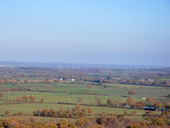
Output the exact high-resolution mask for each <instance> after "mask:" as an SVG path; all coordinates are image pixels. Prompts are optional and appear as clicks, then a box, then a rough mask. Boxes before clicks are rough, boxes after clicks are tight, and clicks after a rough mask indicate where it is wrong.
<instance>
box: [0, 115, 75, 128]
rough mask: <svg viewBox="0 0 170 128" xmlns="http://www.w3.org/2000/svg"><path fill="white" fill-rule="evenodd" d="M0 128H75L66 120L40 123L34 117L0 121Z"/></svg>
mask: <svg viewBox="0 0 170 128" xmlns="http://www.w3.org/2000/svg"><path fill="white" fill-rule="evenodd" d="M0 127H2V128H19V127H20V128H21V127H24V128H25V127H28V128H77V126H76V125H75V124H74V123H69V122H68V120H67V119H62V120H61V121H60V122H58V123H57V122H52V121H50V122H49V121H48V122H40V121H38V120H37V118H35V117H30V118H28V119H27V118H26V119H17V118H10V119H1V120H0Z"/></svg>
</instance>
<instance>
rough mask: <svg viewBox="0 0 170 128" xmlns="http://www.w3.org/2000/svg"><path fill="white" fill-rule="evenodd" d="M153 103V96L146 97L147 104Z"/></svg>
mask: <svg viewBox="0 0 170 128" xmlns="http://www.w3.org/2000/svg"><path fill="white" fill-rule="evenodd" d="M153 103H154V99H153V98H152V97H148V98H146V104H147V105H153Z"/></svg>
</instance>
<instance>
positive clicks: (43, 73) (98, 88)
mask: <svg viewBox="0 0 170 128" xmlns="http://www.w3.org/2000/svg"><path fill="white" fill-rule="evenodd" d="M146 72H147V73H146ZM0 74H1V79H0V85H1V86H0V90H1V91H0V92H1V100H0V104H1V105H0V115H1V117H0V119H11V117H16V118H17V119H22V118H29V117H32V116H35V117H36V118H37V119H38V118H40V119H41V120H43V121H49V120H57V121H60V120H61V119H62V118H61V117H64V118H66V117H65V116H64V115H63V116H61V115H57V114H56V115H54V116H52V117H51V118H49V115H48V116H45V117H42V116H43V115H42V116H40V117H38V116H37V115H36V114H33V112H35V111H37V112H38V110H45V109H47V110H50V109H54V110H55V112H57V111H58V112H59V111H60V110H61V108H62V109H63V111H67V110H68V109H69V110H72V111H73V110H74V109H75V107H76V106H79V107H81V109H80V110H88V109H89V108H90V109H91V114H88V113H87V112H86V113H85V114H83V115H84V116H85V117H86V118H87V119H89V120H91V121H89V122H90V123H92V122H94V120H95V118H96V117H99V118H100V116H102V114H104V113H105V114H106V115H107V116H108V117H110V116H111V115H114V116H115V117H120V116H121V117H123V118H124V119H132V120H136V121H138V122H140V121H143V120H144V119H145V117H147V116H146V113H147V112H148V111H146V110H144V106H146V105H147V104H150V105H153V106H156V105H157V103H159V104H160V105H159V106H156V107H157V110H156V111H155V112H153V113H154V114H153V115H155V117H157V118H158V117H160V116H161V115H162V114H161V113H162V112H161V111H160V110H159V109H160V108H165V107H166V106H168V105H169V101H170V99H169V98H168V95H169V94H170V93H169V92H170V82H169V80H170V76H169V69H167V70H165V69H150V70H148V69H136V70H135V69H112V68H111V69H108V68H106V69H104V68H89V69H87V68H66V69H56V68H45V67H41V68H36V67H27V68H25V67H19V68H18V67H17V68H1V69H0ZM148 74H150V75H148ZM160 74H161V75H160ZM131 92H133V93H131ZM128 98H131V99H133V100H134V101H130V102H129V101H128ZM149 98H153V101H149V100H148V99H149ZM165 102H166V103H167V104H166V106H165V105H164V103H165ZM126 106H130V108H128V107H126ZM167 108H168V107H167ZM168 111H169V110H168ZM74 112H75V110H74ZM152 118H153V117H152ZM167 118H169V117H168V116H167ZM77 119H79V116H73V117H71V115H70V117H69V118H67V120H68V121H70V122H73V123H74V122H75V121H76V120H77ZM103 126H104V124H103ZM105 126H106V127H107V125H105ZM83 127H84V126H83Z"/></svg>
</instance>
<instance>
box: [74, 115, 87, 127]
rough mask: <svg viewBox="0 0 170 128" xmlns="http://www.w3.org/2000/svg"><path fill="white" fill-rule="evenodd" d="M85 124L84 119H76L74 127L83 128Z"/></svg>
mask: <svg viewBox="0 0 170 128" xmlns="http://www.w3.org/2000/svg"><path fill="white" fill-rule="evenodd" d="M87 122H88V119H86V118H85V117H81V118H78V119H77V121H76V125H77V126H79V127H84V126H85V124H86V123H87Z"/></svg>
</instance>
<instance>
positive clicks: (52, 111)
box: [49, 108, 56, 117]
mask: <svg viewBox="0 0 170 128" xmlns="http://www.w3.org/2000/svg"><path fill="white" fill-rule="evenodd" d="M49 115H50V116H52V117H54V116H56V111H55V110H54V109H52V108H51V109H50V110H49Z"/></svg>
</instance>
